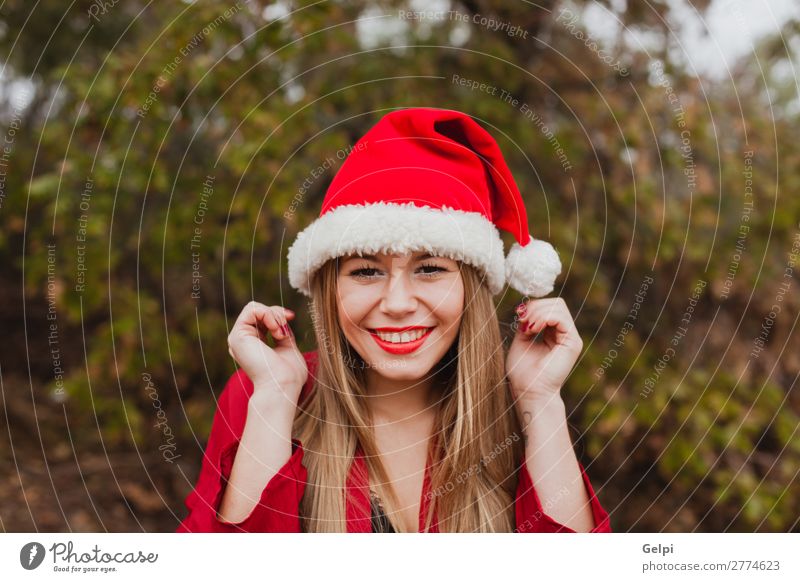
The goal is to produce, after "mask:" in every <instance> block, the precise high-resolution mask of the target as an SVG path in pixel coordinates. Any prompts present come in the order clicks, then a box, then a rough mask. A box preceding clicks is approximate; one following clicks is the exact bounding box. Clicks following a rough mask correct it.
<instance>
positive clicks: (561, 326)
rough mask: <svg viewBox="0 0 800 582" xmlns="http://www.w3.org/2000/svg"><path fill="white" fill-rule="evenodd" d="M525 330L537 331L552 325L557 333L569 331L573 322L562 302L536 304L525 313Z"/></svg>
mask: <svg viewBox="0 0 800 582" xmlns="http://www.w3.org/2000/svg"><path fill="white" fill-rule="evenodd" d="M527 321H528V324H529V325H528V326H527V328H526V332H530V333H539V332H541V331H542V330H544V329H546V328H548V327H554V328H556V329H557V330H558V332H559V333H569V332H570V331H571V330H572V328H573V327H574V322H573V321H572V317H571V316H570V314H569V311H568V310H567V309H566V308H565V306H564V304H563V303H562V302H550V303H546V304H541V303H540V304H537V305H536V306H534V307H533V308H532V309H531V311H530V313H529V314H528V315H527Z"/></svg>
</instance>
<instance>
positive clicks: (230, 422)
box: [176, 352, 316, 533]
mask: <svg viewBox="0 0 800 582" xmlns="http://www.w3.org/2000/svg"><path fill="white" fill-rule="evenodd" d="M315 355H316V354H315V353H314V352H312V353H310V354H305V353H304V354H303V356H304V357H305V358H306V361H307V363H308V364H309V367H310V366H311V365H313V363H314V361H313V360H312V358H313V357H315ZM312 384H313V377H312V375H311V373H309V379H308V381H307V382H306V384H305V385H304V386H303V391H302V392H301V394H303V398H305V395H306V394H307V393H308V391H309V390H310V387H311V385H312ZM252 394H253V383H252V382H251V381H250V379H249V378H248V377H247V374H245V373H244V371H243V370H241V369H240V370H238V371H237V372H236V373H235V374H233V376H231V377H230V379H229V380H228V382H227V384H226V385H225V388H224V389H223V391H222V394H220V397H219V402H218V405H217V412H216V414H215V415H214V420H213V423H212V425H211V434H210V435H209V438H208V444H207V445H206V450H205V454H204V455H203V460H202V464H201V467H200V475H199V476H198V478H197V484H196V485H195V488H194V490H193V491H192V492H191V493H189V495H188V496H187V497H186V500H185V501H184V503H185V505H186V507H187V509H188V510H189V514H188V516H187V517H186V518H185V519H184V520H183V522H182V523H181V524H180V526H179V527H178V529H177V530H176V531H177V532H184V533H186V532H206V533H235V532H283V533H289V532H299V531H300V516H299V506H300V500H301V499H302V497H303V492H304V491H305V486H306V479H307V472H306V468H305V466H304V465H303V464H302V462H301V461H302V459H303V445H302V443H301V442H300V441H299V440H297V439H292V455H291V457H290V458H289V460H288V461H287V462H286V463H285V464H284V465H283V466H282V467H281V468H280V469H279V470H278V472H277V473H276V474H275V475H274V476H273V477H272V479H270V481H269V483H267V485H266V487H265V488H264V490H263V491H262V493H261V497H260V499H259V501H258V503H257V504H256V506H255V508H254V509H253V511H252V513H251V514H250V515H249V516H248V517H247V518H245V519H244V520H243V521H241V522H239V523H236V524H229V523H224V522H222V521H219V520H218V519H217V511H218V510H219V506H220V503H221V501H222V495H223V493H224V491H225V486H226V484H227V482H228V479H229V478H230V474H231V469H232V468H233V461H234V459H235V457H236V451H237V450H238V448H239V442H240V440H241V437H242V433H243V432H244V425H245V421H246V420H247V403H248V401H249V399H250V396H251V395H252Z"/></svg>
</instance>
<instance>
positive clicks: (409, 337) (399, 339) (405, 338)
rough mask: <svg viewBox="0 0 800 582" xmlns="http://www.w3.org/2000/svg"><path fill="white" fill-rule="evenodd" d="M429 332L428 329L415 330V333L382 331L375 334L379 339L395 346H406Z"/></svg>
mask: <svg viewBox="0 0 800 582" xmlns="http://www.w3.org/2000/svg"><path fill="white" fill-rule="evenodd" d="M427 331H428V330H427V329H415V330H413V331H404V332H403V333H385V332H382V331H378V332H375V333H377V334H378V337H379V338H381V339H382V340H383V341H386V342H391V343H393V344H404V343H408V342H413V341H416V340H418V339H419V338H421V337H422V336H423V335H425V334H426V333H427Z"/></svg>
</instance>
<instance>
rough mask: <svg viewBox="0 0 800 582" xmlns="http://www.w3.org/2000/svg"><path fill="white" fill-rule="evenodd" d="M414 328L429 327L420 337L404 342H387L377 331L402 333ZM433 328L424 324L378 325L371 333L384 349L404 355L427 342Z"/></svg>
mask: <svg viewBox="0 0 800 582" xmlns="http://www.w3.org/2000/svg"><path fill="white" fill-rule="evenodd" d="M412 329H427V330H428V331H427V332H426V333H425V334H424V335H423V336H422V337H420V338H419V339H416V340H414V341H413V342H406V343H402V344H394V343H392V342H387V341H384V340H382V339H381V338H380V337H379V336H378V334H377V333H375V332H376V331H381V332H387V333H390V332H391V333H400V332H403V331H409V330H412ZM432 331H433V328H432V327H431V328H428V327H423V326H419V325H416V326H407V327H378V328H376V329H374V330H371V333H370V335H371V336H372V339H374V340H375V343H376V344H378V345H379V346H380V347H381V348H383V350H384V351H387V352H389V353H390V354H396V355H403V354H410V353H411V352H413V351H416V350H417V349H419V348H420V347H421V346H422V344H424V343H425V340H427V339H428V336H430V335H431V332H432Z"/></svg>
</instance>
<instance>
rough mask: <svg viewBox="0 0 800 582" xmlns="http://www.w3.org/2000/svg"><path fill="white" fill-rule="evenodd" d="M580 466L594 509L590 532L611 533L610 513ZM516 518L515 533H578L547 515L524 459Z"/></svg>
mask: <svg viewBox="0 0 800 582" xmlns="http://www.w3.org/2000/svg"><path fill="white" fill-rule="evenodd" d="M578 466H579V467H580V470H581V476H582V477H583V484H584V486H585V487H586V493H587V494H588V496H589V503H590V505H591V508H592V516H593V517H594V523H595V527H594V528H592V529H591V530H590V533H600V532H611V524H610V522H609V518H608V512H606V510H605V509H603V507H602V506H601V505H600V501H598V499H597V496H596V495H595V492H594V489H593V488H592V484H591V483H590V482H589V477H588V476H587V475H586V471H585V470H584V468H583V465H582V464H581V463H580V462H579V463H578ZM516 516H517V528H516V530H515V531H517V532H518V533H557V532H567V533H576V532H575V530H573V529H571V528H569V527H567V526H566V525H564V524H562V523H559V522H557V521H556V520H554V519H553V518H552V517H550V516H549V515H548V514H547V513H545V510H544V508H543V507H542V503H541V501H540V500H539V495H538V494H537V493H536V489H535V488H534V486H533V481H532V480H531V476H530V473H529V472H528V467H527V465H526V463H525V459H524V458H523V459H522V467H521V468H520V476H519V484H518V485H517V500H516Z"/></svg>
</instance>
